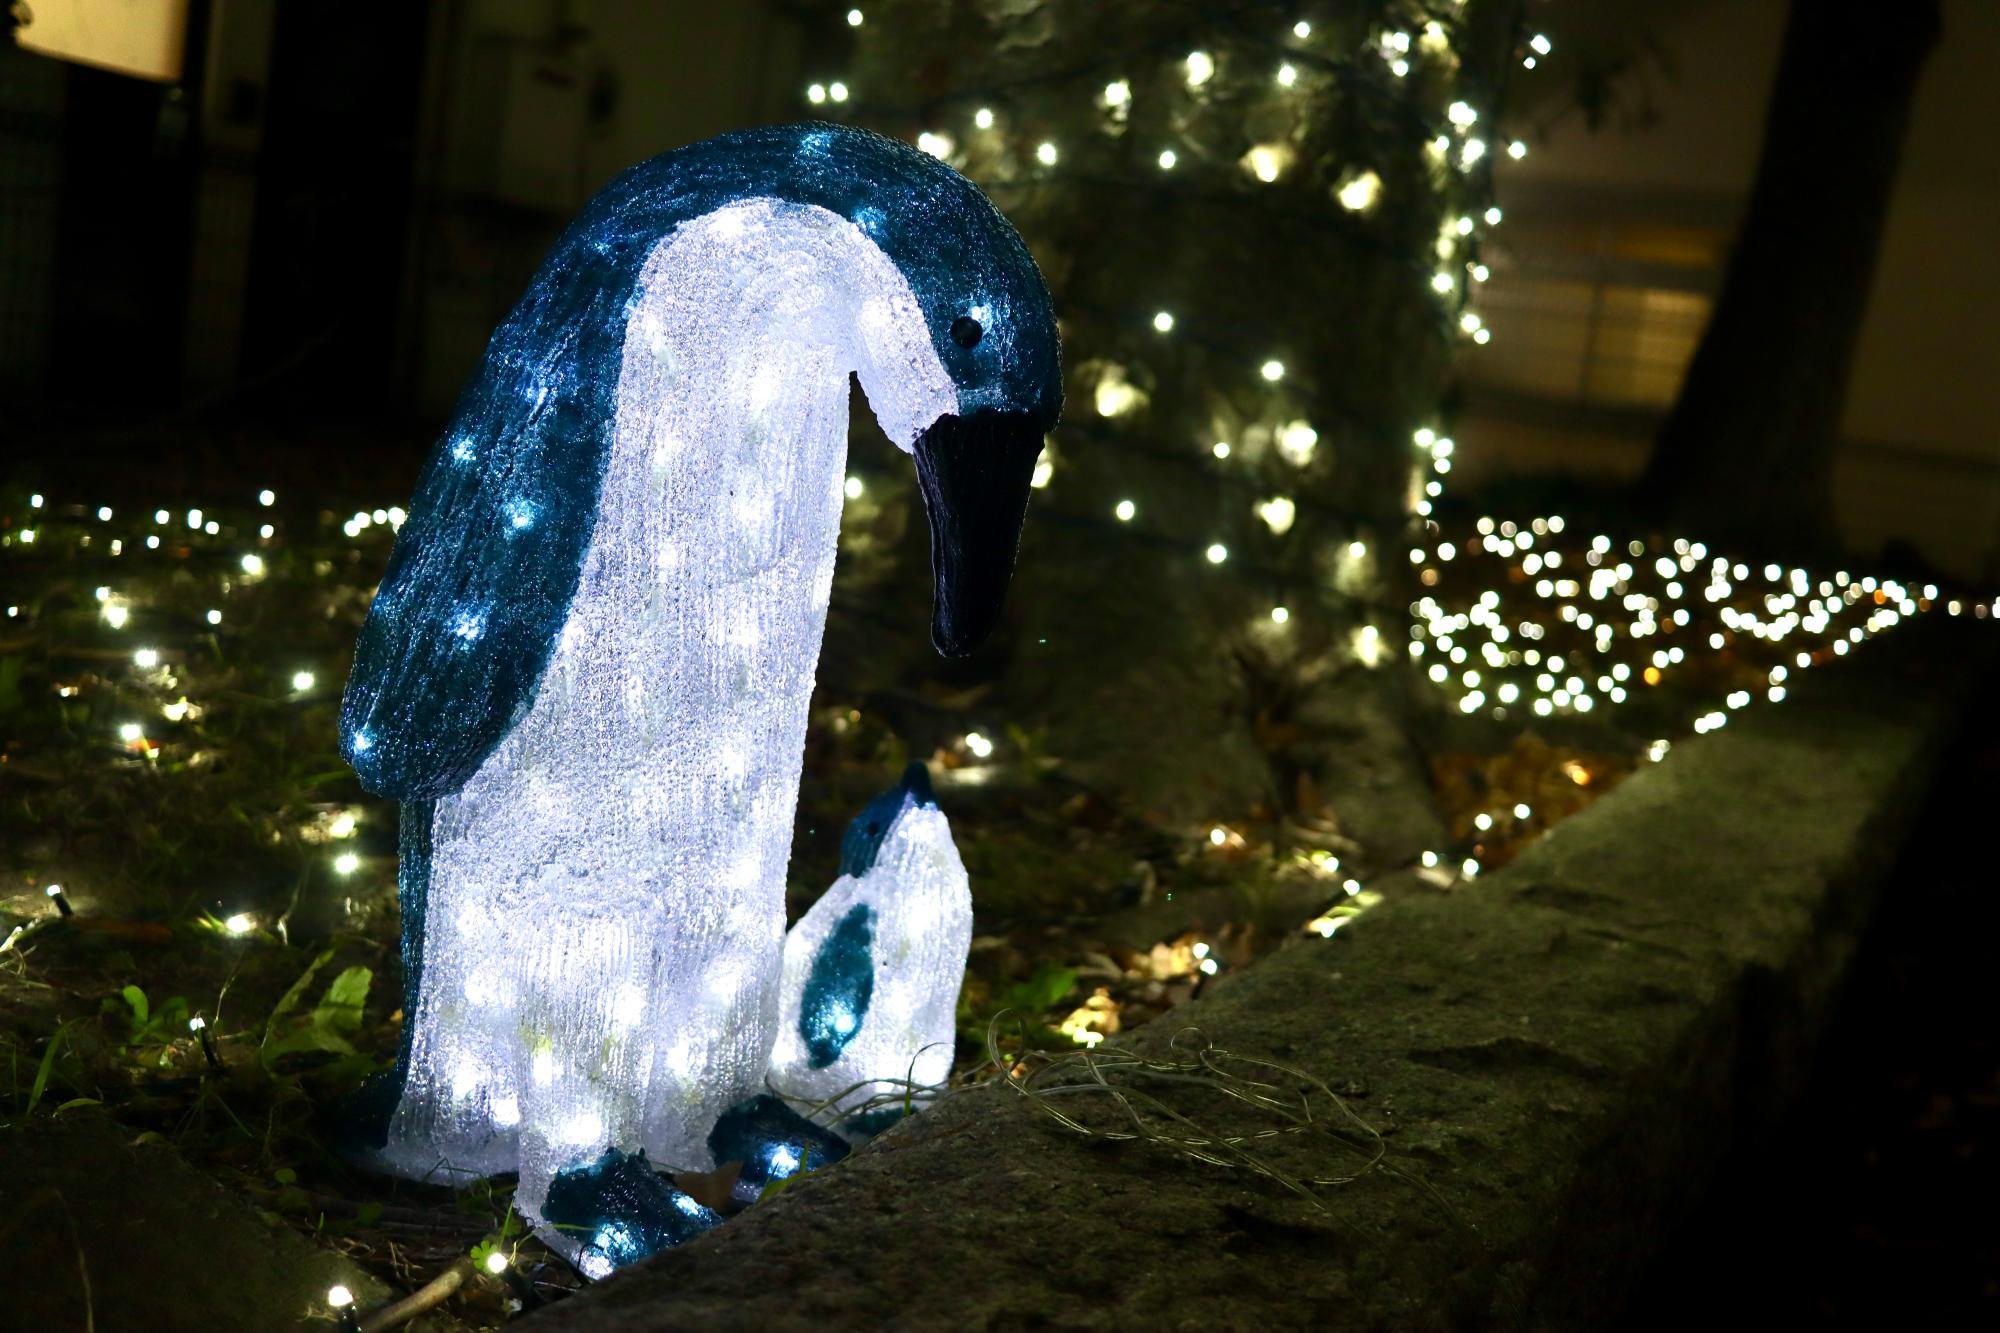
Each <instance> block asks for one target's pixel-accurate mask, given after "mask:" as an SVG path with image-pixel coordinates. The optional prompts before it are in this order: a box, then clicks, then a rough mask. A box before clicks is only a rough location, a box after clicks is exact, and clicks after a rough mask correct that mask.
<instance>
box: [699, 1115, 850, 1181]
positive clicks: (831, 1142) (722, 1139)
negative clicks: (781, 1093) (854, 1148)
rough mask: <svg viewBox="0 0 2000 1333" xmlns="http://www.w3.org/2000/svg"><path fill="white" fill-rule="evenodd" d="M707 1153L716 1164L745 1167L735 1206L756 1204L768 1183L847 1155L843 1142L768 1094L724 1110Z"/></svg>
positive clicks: (739, 1177)
mask: <svg viewBox="0 0 2000 1333" xmlns="http://www.w3.org/2000/svg"><path fill="white" fill-rule="evenodd" d="M708 1150H709V1151H710V1152H712V1153H714V1154H715V1160H716V1161H718V1162H741V1163H743V1169H742V1171H741V1172H739V1173H738V1174H737V1177H736V1185H735V1187H734V1189H733V1190H732V1191H731V1193H732V1194H733V1195H734V1197H735V1198H736V1200H737V1201H738V1202H739V1203H755V1202H756V1201H757V1200H758V1199H759V1198H760V1197H761V1196H762V1195H763V1193H764V1188H765V1186H767V1185H769V1184H770V1183H771V1182H772V1181H774V1180H786V1179H789V1178H791V1177H792V1176H795V1175H798V1174H799V1173H800V1172H802V1171H817V1170H819V1168H821V1167H823V1166H827V1165H829V1164H831V1163H834V1162H837V1161H839V1160H840V1159H841V1158H843V1157H845V1156H847V1152H848V1148H847V1142H846V1140H844V1139H842V1138H841V1137H840V1136H839V1135H838V1134H836V1133H834V1132H833V1131H832V1130H830V1129H827V1128H826V1127H825V1126H823V1125H815V1124H814V1123H813V1122H812V1121H810V1120H808V1119H806V1118H805V1117H804V1116H802V1115H800V1114H799V1113H798V1112H797V1111H794V1110H793V1109H792V1108H791V1107H789V1106H787V1105H786V1104H785V1103H784V1102H783V1101H782V1100H781V1099H779V1098H777V1097H773V1096H772V1095H771V1094H770V1093H768V1092H760V1093H758V1094H757V1095H756V1096H755V1097H751V1098H749V1099H747V1100H745V1101H740V1102H738V1103H736V1105H734V1106H732V1107H730V1108H729V1109H728V1110H727V1111H724V1112H723V1113H722V1117H721V1119H719V1120H717V1121H716V1122H715V1128H714V1129H712V1130H710V1131H709V1133H708Z"/></svg>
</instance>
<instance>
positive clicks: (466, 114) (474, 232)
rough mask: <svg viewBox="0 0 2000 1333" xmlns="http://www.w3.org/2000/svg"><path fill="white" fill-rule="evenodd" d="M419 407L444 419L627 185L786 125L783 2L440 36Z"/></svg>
mask: <svg viewBox="0 0 2000 1333" xmlns="http://www.w3.org/2000/svg"><path fill="white" fill-rule="evenodd" d="M433 43H434V45H435V47H436V49H435V50H434V52H433V60H432V74H431V77H430V79H429V86H428V87H427V88H426V91H425V96H426V100H427V103H428V105H429V109H430V113H431V115H432V116H433V118H434V124H433V132H434V138H433V140H432V142H431V143H430V144H428V145H427V147H426V150H425V151H424V154H423V156H424V158H425V160H424V161H422V162H420V163H419V167H418V173H419V191H418V195H419V207H418V216H417V218H416V220H415V223H414V226H415V227H416V229H417V237H416V245H415V249H416V255H417V261H418V262H417V267H418V271H419V274H420V276H419V278H418V280H417V290H416V291H415V293H414V299H413V301H412V302H411V305H412V307H413V309H412V311H411V312H408V314H407V316H406V317H407V318H411V319H413V320H414V325H415V330H416V332H415V343H416V348H415V351H414V353H413V355H414V358H415V361H416V366H415V392H414V397H415V401H416V406H417V407H418V409H419V410H420V411H421V412H423V413H424V414H426V415H429V416H443V415H444V414H446V413H447V412H448V411H449V410H450V408H451V405H452V402H453V401H454V399H455V398H456V396H457V393H458V390H459V387H460V386H461V385H462V384H463V383H464V382H465V380H466V378H467V377H468V376H469V375H470V374H471V372H472V369H473V367H474V366H475V365H476V364H477V362H478V359H479V356H480V354H481V352H482V350H483V349H484V347H485V344H486V339H487V338H488V336H490V334H491V333H492V331H493V328H494V326H495V325H496V324H497V323H498V322H499V321H500V320H501V319H502V318H503V317H504V316H505V315H506V313H507V311H508V309H510V308H511V307H512V305H513V303H514V301H515V300H516V299H517V298H518V297H519V296H520V294H521V291H522V290H523V289H524V288H525V287H526V285H527V282H528V279H529V278H530V277H531V276H532V274H533V272H534V269H535V266H536V264H537V263H539V261H540V259H541V257H542V255H543V253H544V252H545V251H546V250H547V248H548V246H549V244H550V243H551V242H552V241H553V240H554V239H555V237H556V235H557V234H558V233H559V232H560V230H561V228H562V226H563V225H564V224H565V223H566V222H567V221H568V220H569V218H570V217H571V216H572V215H574V213H575V212H576V210H577V209H578V208H579V207H580V206H581V205H582V204H583V202H584V201H585V200H586V199H588V198H589V197H590V195H592V194H593V193H595V192H596V190H597V189H598V188H599V187H600V186H602V185H603V184H604V183H605V182H606V181H608V180H610V179H611V177H612V176H614V175H616V174H617V173H618V172H620V171H623V170H624V169H625V168H626V167H629V166H631V165H633V164H634V163H637V162H642V161H644V160H645V159H647V158H649V157H653V156H655V155H657V154H659V153H662V152H666V151H668V150H669V149H673V148H678V147H681V146H683V145H686V144H690V143H696V142H699V141H701V140H703V139H706V138H709V137H711V136H713V135H716V134H719V133H722V132H723V131H725V130H730V129H739V128H742V127H744V126H749V125H757V124H764V123H768V122H770V121H772V120H775V119H781V118H784V117H785V116H787V115H788V114H789V112H790V107H791V106H792V99H793V97H794V96H795V88H796V84H797V79H796V78H795V77H793V76H792V74H791V73H790V71H791V70H792V69H793V68H795V66H796V63H797V47H798V37H797V32H796V29H795V27H794V25H793V24H792V23H791V21H790V20H787V19H785V18H783V17H782V16H780V14H779V13H778V10H777V7H776V6H775V5H773V4H770V3H767V2H766V0H745V2H743V3H733V4H728V5H682V4H660V3H656V2H655V0H575V2H574V3H549V2H548V0H539V2H537V0H459V3H455V4H451V5H448V6H446V7H445V10H444V16H443V18H442V21H441V22H440V23H439V24H438V25H437V26H436V27H435V28H434V31H433Z"/></svg>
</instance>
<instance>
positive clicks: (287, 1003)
mask: <svg viewBox="0 0 2000 1333" xmlns="http://www.w3.org/2000/svg"><path fill="white" fill-rule="evenodd" d="M332 961H333V950H331V949H328V950H327V951H326V952H325V953H323V954H321V955H320V956H319V957H317V958H315V959H313V960H312V965H311V966H310V967H308V968H306V970H305V971H304V972H303V973H301V974H300V976H299V979H298V980H297V981H294V982H293V983H292V988H291V989H290V990H288V991H286V992H285V993H284V996H283V997H282V998H281V999H279V1001H278V1004H277V1007H276V1008H274V1009H272V1010H271V1016H270V1017H269V1018H268V1019H266V1020H265V1021H264V1040H263V1041H262V1042H261V1043H260V1044H259V1045H258V1048H257V1059H258V1060H259V1062H261V1063H262V1064H263V1066H264V1068H265V1069H266V1070H267V1071H268V1070H269V1069H270V1068H271V1062H272V1061H274V1060H276V1059H277V1058H278V1056H279V1055H281V1054H283V1052H282V1051H279V1050H277V1049H275V1047H276V1046H277V1041H276V1036H277V1031H278V1024H280V1023H282V1022H284V1021H285V1018H286V1017H287V1016H288V1015H289V1014H290V1013H291V1012H292V1010H294V1009H296V1008H298V1007H299V1001H301V1000H303V999H304V998H305V995H306V988H307V987H309V986H311V985H312V979H313V977H314V976H315V975H316V974H317V973H318V972H319V970H320V969H321V968H322V967H324V966H326V965H327V964H328V963H330V962H332Z"/></svg>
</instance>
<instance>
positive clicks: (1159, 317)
mask: <svg viewBox="0 0 2000 1333" xmlns="http://www.w3.org/2000/svg"><path fill="white" fill-rule="evenodd" d="M1153 327H1154V328H1155V329H1157V330H1159V331H1160V332H1161V333H1172V332H1173V330H1174V317H1173V316H1172V315H1170V314H1168V313H1167V312H1166V311H1164V310H1162V311H1160V312H1159V313H1158V314H1156V315H1154V316H1153Z"/></svg>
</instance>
